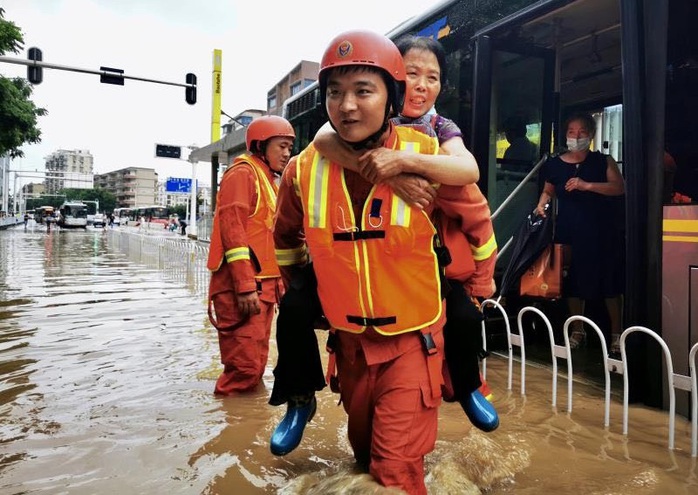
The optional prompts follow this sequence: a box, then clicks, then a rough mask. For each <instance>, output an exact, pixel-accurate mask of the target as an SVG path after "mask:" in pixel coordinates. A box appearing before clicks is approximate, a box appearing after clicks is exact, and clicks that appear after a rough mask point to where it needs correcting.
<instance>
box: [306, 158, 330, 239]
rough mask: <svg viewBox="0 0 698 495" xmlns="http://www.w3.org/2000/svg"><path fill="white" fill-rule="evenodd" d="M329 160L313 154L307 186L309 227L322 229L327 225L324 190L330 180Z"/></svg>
mask: <svg viewBox="0 0 698 495" xmlns="http://www.w3.org/2000/svg"><path fill="white" fill-rule="evenodd" d="M329 165H330V162H329V161H328V160H327V159H325V158H323V157H321V156H320V154H319V153H316V154H315V157H314V158H313V164H312V166H311V172H310V185H309V186H308V189H309V191H308V221H309V225H310V227H314V228H319V229H324V228H325V227H326V226H327V199H326V197H325V191H327V184H328V183H329V180H330V166H329Z"/></svg>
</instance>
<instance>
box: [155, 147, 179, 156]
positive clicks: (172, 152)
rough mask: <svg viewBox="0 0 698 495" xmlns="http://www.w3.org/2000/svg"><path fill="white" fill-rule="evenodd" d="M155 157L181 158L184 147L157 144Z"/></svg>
mask: <svg viewBox="0 0 698 495" xmlns="http://www.w3.org/2000/svg"><path fill="white" fill-rule="evenodd" d="M155 156H159V157H160V158H179V157H181V156H182V147H181V146H170V145H167V144H156V145H155Z"/></svg>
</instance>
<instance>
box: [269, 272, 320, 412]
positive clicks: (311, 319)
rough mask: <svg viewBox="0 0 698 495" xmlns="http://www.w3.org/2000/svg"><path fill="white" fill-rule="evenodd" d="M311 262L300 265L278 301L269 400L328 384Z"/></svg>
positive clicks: (276, 401)
mask: <svg viewBox="0 0 698 495" xmlns="http://www.w3.org/2000/svg"><path fill="white" fill-rule="evenodd" d="M322 314H323V313H322V306H321V305H320V299H319V297H318V294H317V280H316V278H315V272H314V271H313V267H312V264H308V265H306V266H305V267H303V268H301V269H300V270H299V272H298V273H297V274H296V275H295V276H294V277H293V279H292V280H291V286H290V287H287V288H286V293H285V294H284V296H283V297H282V298H281V302H280V303H279V314H278V315H277V318H276V347H277V350H278V359H277V362H276V367H275V368H274V387H273V388H272V392H271V398H270V399H269V404H271V405H272V406H280V405H281V404H284V403H286V402H287V401H288V399H289V398H290V397H291V396H293V395H301V394H310V393H312V392H313V391H316V390H318V391H319V390H322V389H323V388H325V375H324V373H323V371H322V362H321V360H320V350H319V349H318V341H317V336H316V335H315V323H316V322H317V320H318V319H319V318H320V317H321V316H322Z"/></svg>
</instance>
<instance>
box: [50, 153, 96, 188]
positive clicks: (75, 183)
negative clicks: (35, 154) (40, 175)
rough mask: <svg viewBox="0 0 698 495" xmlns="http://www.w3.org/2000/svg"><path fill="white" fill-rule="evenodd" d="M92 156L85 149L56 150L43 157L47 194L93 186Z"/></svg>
mask: <svg viewBox="0 0 698 495" xmlns="http://www.w3.org/2000/svg"><path fill="white" fill-rule="evenodd" d="M93 167H94V157H93V156H92V154H91V153H90V152H89V151H87V150H57V151H54V152H53V153H51V154H50V155H49V156H47V157H46V158H45V168H46V179H45V181H44V184H45V185H46V193H47V194H56V193H57V192H58V191H59V190H61V189H65V188H71V189H92V188H93V187H94V176H93Z"/></svg>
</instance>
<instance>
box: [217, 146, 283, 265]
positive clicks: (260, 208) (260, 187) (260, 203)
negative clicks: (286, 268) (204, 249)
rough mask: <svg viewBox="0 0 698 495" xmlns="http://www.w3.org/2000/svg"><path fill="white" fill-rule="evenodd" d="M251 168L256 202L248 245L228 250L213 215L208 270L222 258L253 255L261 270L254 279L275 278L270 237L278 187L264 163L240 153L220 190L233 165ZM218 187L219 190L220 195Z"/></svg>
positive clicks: (249, 224) (218, 223) (239, 258)
mask: <svg viewBox="0 0 698 495" xmlns="http://www.w3.org/2000/svg"><path fill="white" fill-rule="evenodd" d="M242 166H247V167H250V168H251V169H252V170H253V171H254V173H255V175H256V178H257V180H256V181H255V188H256V190H257V204H256V205H255V208H254V211H253V212H252V214H251V215H250V217H249V220H248V222H247V240H248V242H249V246H233V247H231V248H229V249H228V250H226V249H225V247H224V246H223V239H222V237H221V226H220V216H219V215H214V217H213V229H212V231H211V245H210V247H209V253H208V269H209V270H211V271H217V270H218V269H219V268H220V267H221V265H222V264H223V260H226V261H227V262H228V263H232V262H234V261H238V260H244V259H247V260H252V259H253V258H252V256H254V258H256V260H257V261H258V262H259V265H260V267H261V270H260V271H259V273H257V274H256V275H255V278H257V279H262V278H274V277H280V276H281V275H280V272H279V265H278V264H277V262H276V256H275V254H274V239H273V237H272V233H271V228H272V225H273V224H274V211H275V210H276V196H277V194H278V191H279V189H278V186H277V185H276V184H274V183H273V182H271V181H270V180H269V178H268V177H267V174H266V173H265V171H264V167H266V165H264V163H263V162H261V160H260V159H259V158H257V157H254V156H251V155H247V154H243V155H240V156H238V157H237V158H235V160H234V161H233V164H232V165H231V166H230V168H229V169H228V170H226V172H225V174H223V180H221V190H222V189H223V185H224V184H225V181H226V180H229V178H230V177H231V175H232V174H231V175H228V171H229V170H232V169H233V167H242ZM220 194H221V193H220V190H219V192H218V195H219V198H220Z"/></svg>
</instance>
